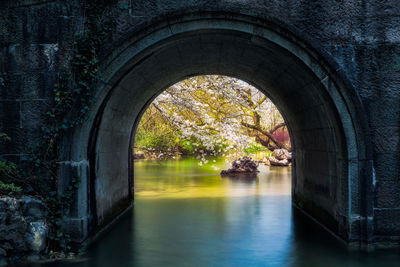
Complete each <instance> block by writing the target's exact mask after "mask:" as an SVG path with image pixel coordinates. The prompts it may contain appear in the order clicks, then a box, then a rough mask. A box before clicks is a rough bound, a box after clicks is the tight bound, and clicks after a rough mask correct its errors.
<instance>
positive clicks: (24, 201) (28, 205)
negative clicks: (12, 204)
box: [20, 197, 46, 220]
mask: <svg viewBox="0 0 400 267" xmlns="http://www.w3.org/2000/svg"><path fill="white" fill-rule="evenodd" d="M20 204H21V206H22V208H21V209H22V215H23V216H24V217H31V220H38V219H40V218H44V217H45V216H46V207H45V205H44V204H43V202H42V201H40V200H38V199H34V198H32V197H23V198H21V200H20Z"/></svg>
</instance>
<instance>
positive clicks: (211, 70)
mask: <svg viewBox="0 0 400 267" xmlns="http://www.w3.org/2000/svg"><path fill="white" fill-rule="evenodd" d="M102 68H103V73H104V76H105V80H106V81H107V83H105V84H103V85H101V86H99V88H98V92H97V95H96V102H95V104H94V105H93V107H92V110H91V111H90V117H89V119H88V120H87V122H86V123H85V124H84V125H83V126H82V127H81V128H79V129H76V131H75V134H74V136H73V137H72V142H71V139H68V140H66V143H70V146H69V148H68V149H66V151H68V152H65V153H68V155H69V156H70V157H72V158H74V159H75V161H76V162H80V164H77V165H76V166H75V167H76V168H75V171H77V172H79V173H80V176H81V177H82V184H81V187H80V188H79V189H78V194H77V201H76V206H75V208H74V210H73V211H72V213H71V218H70V219H69V222H68V226H69V227H70V231H71V233H73V237H74V238H75V240H76V241H79V242H81V241H83V240H85V239H87V238H88V237H90V236H92V235H93V234H94V233H96V232H97V231H98V230H101V229H102V228H103V227H104V226H105V225H107V224H108V223H109V222H110V221H112V220H113V218H115V217H116V216H117V215H118V214H119V213H121V212H122V211H123V210H124V208H126V207H127V206H128V205H129V203H130V202H131V200H132V199H133V193H132V192H133V177H132V173H133V172H132V168H133V167H132V157H131V156H132V151H131V147H132V139H133V134H134V130H135V127H136V124H137V122H138V120H139V118H140V116H141V114H142V112H143V111H144V109H145V108H146V107H147V105H148V103H150V102H151V100H152V99H154V97H155V96H157V95H158V94H159V93H160V92H161V91H163V90H164V89H165V88H167V87H168V86H170V85H172V84H174V83H176V82H178V81H180V80H182V79H184V78H187V77H190V76H193V75H201V74H221V75H228V76H233V77H236V78H239V79H242V80H244V81H247V82H249V83H251V84H253V85H255V86H256V87H257V88H259V89H260V90H262V91H263V92H264V93H266V94H267V95H268V96H269V97H270V98H271V99H272V100H273V101H274V102H275V104H276V105H277V106H278V107H279V109H280V110H281V111H282V114H283V116H284V117H285V120H286V121H287V123H288V126H289V129H290V132H291V136H292V142H293V147H294V152H295V155H294V166H293V168H294V169H293V199H294V202H295V203H296V205H298V206H299V207H300V208H301V209H302V210H304V211H305V212H306V213H308V214H309V215H310V216H312V217H313V218H315V219H316V220H317V221H319V222H320V223H321V224H323V225H324V226H325V227H326V228H328V229H329V230H330V231H332V232H333V233H334V234H336V235H338V236H340V237H341V238H343V239H345V240H347V241H349V242H356V243H358V242H364V241H365V242H368V241H369V239H370V235H371V233H372V223H371V220H372V198H371V197H369V196H370V194H369V192H370V190H371V189H370V188H371V181H370V180H369V179H371V178H370V177H372V168H371V167H370V166H371V165H370V164H369V162H370V161H369V159H370V154H371V153H370V152H369V151H368V150H367V148H368V147H369V146H368V144H367V141H366V140H368V136H367V134H368V130H367V126H366V123H365V120H364V118H363V115H362V106H361V104H360V102H359V100H358V98H357V94H356V93H355V91H354V90H353V89H352V87H351V86H349V84H347V83H346V79H345V77H343V76H341V74H340V69H337V68H336V67H335V64H334V63H332V62H331V61H330V59H329V57H327V56H325V55H324V56H323V55H322V53H319V52H317V51H316V50H315V48H314V47H312V46H310V45H309V44H307V43H305V42H303V41H302V40H301V39H299V38H297V37H296V36H295V35H293V34H292V33H290V32H289V31H287V30H285V29H282V28H281V27H280V26H278V25H273V24H269V23H266V22H261V21H259V20H256V19H254V18H251V17H245V16H240V15H234V16H233V15H232V14H215V13H213V14H198V15H187V16H181V17H179V18H169V19H165V20H161V21H160V22H158V23H155V24H153V25H151V27H148V28H146V29H145V30H143V31H141V32H136V33H133V34H132V35H130V36H128V37H127V38H125V40H124V42H123V43H120V44H118V46H116V48H115V50H113V51H112V52H111V53H110V54H109V55H108V56H107V57H106V58H105V59H104V61H103V64H102Z"/></svg>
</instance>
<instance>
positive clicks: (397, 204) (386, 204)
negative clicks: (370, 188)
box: [375, 176, 400, 208]
mask: <svg viewBox="0 0 400 267" xmlns="http://www.w3.org/2000/svg"><path fill="white" fill-rule="evenodd" d="M399 178H400V177H399V176H398V177H397V179H396V180H386V181H378V182H377V183H376V187H375V192H376V195H375V203H376V207H377V208H400V179H399Z"/></svg>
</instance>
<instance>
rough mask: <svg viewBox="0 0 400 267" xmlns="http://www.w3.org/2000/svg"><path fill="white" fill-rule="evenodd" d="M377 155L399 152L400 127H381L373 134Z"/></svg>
mask: <svg viewBox="0 0 400 267" xmlns="http://www.w3.org/2000/svg"><path fill="white" fill-rule="evenodd" d="M371 138H372V144H373V150H374V152H375V153H395V152H397V151H399V145H400V127H399V126H396V127H379V128H374V129H372V132H371Z"/></svg>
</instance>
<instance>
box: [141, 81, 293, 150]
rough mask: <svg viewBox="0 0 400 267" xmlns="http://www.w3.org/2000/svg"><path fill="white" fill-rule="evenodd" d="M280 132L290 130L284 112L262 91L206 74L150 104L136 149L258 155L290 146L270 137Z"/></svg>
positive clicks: (284, 140) (171, 90)
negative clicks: (233, 152)
mask: <svg viewBox="0 0 400 267" xmlns="http://www.w3.org/2000/svg"><path fill="white" fill-rule="evenodd" d="M276 127H278V128H276ZM274 128H276V129H274ZM277 129H280V131H283V132H285V131H287V130H286V127H285V124H284V120H283V118H282V116H281V114H280V113H279V111H278V109H277V108H276V107H275V105H274V104H273V103H272V101H271V100H270V99H269V98H267V97H266V96H265V95H264V94H263V93H262V92H260V91H259V90H258V89H256V88H255V87H253V86H251V85H250V84H248V83H246V82H244V81H242V80H239V79H235V78H231V77H227V76H218V75H204V76H196V77H192V78H189V79H186V80H183V81H181V82H179V83H177V84H175V85H173V86H171V87H169V88H167V89H166V90H165V91H164V92H163V93H162V94H160V95H159V96H158V97H157V98H156V99H155V100H154V101H153V102H152V103H151V104H150V106H149V107H148V109H147V110H146V112H145V113H144V115H143V117H142V119H141V122H140V124H139V126H138V129H137V132H136V140H135V146H136V147H137V148H142V149H143V148H145V149H153V150H160V151H162V150H175V151H183V152H187V153H194V154H200V155H202V154H212V155H217V154H223V153H226V152H228V151H232V150H234V151H244V152H246V151H251V152H256V151H258V150H260V149H262V148H265V147H268V148H270V149H271V147H274V146H275V147H276V146H278V147H279V146H285V145H286V146H288V145H289V144H290V141H289V140H288V138H286V139H283V140H281V141H278V140H277V139H276V138H275V136H274V134H273V133H272V134H269V131H271V130H274V131H276V130H277ZM281 135H284V133H283V134H281ZM269 146H271V147H269Z"/></svg>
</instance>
